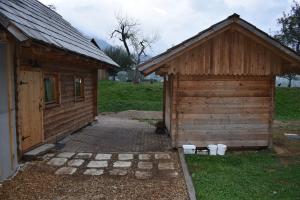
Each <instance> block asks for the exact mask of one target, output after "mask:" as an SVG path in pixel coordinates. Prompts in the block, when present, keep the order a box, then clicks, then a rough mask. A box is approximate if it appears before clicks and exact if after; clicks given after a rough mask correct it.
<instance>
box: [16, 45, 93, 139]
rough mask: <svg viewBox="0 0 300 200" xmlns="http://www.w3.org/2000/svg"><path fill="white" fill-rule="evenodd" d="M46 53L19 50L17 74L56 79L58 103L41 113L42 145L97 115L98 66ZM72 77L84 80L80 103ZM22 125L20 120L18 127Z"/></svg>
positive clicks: (73, 57)
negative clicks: (54, 76)
mask: <svg viewBox="0 0 300 200" xmlns="http://www.w3.org/2000/svg"><path fill="white" fill-rule="evenodd" d="M46 50H47V51H49V52H48V53H46V52H40V49H38V50H37V49H35V48H29V47H22V48H20V49H19V54H18V55H19V59H18V60H19V62H18V63H19V64H18V70H17V72H18V73H20V71H21V70H29V71H40V72H42V74H43V76H45V75H47V74H54V75H56V76H57V77H58V92H59V103H58V104H56V105H49V106H47V105H44V109H43V135H44V138H43V142H48V141H55V140H58V139H60V138H61V137H63V136H64V135H66V134H70V133H72V132H74V131H76V130H78V129H80V128H82V127H84V126H85V125H87V124H88V123H90V122H92V121H93V120H94V118H95V116H96V115H97V79H98V69H97V67H96V66H97V63H96V64H94V63H92V64H90V62H89V61H87V60H84V59H79V58H78V57H77V56H72V54H65V55H59V54H58V55H56V54H57V52H55V53H54V52H52V50H49V49H46ZM35 65H36V66H35ZM98 65H99V64H98ZM18 76H19V75H18ZM75 76H79V77H81V78H83V82H84V84H83V85H84V89H83V91H84V94H83V96H84V98H82V99H76V98H75V82H74V79H75ZM21 122H22V119H20V118H19V119H18V123H19V124H21ZM19 126H20V125H19ZM19 131H20V132H21V130H19ZM20 135H21V133H20Z"/></svg>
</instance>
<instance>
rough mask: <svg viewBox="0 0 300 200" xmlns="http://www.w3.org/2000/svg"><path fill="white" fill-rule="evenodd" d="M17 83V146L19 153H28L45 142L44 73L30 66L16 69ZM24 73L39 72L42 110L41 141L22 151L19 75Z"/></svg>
mask: <svg viewBox="0 0 300 200" xmlns="http://www.w3.org/2000/svg"><path fill="white" fill-rule="evenodd" d="M16 71H17V82H16V89H17V101H18V103H17V127H18V128H17V129H18V142H19V144H18V146H19V150H20V152H21V153H24V152H28V151H30V150H31V149H33V148H35V147H37V146H39V145H41V144H43V143H44V142H45V134H44V107H45V106H44V98H43V92H44V86H43V78H44V73H43V71H42V70H41V69H40V68H32V67H30V66H20V67H18V68H17V70H16ZM23 71H25V72H39V73H40V74H41V80H40V84H41V87H42V90H41V104H42V109H41V141H40V143H38V144H35V145H33V146H32V147H30V148H28V149H26V150H23V144H22V143H23V140H22V137H23V133H22V122H21V109H20V100H21V96H20V91H21V87H20V81H21V73H22V72H23Z"/></svg>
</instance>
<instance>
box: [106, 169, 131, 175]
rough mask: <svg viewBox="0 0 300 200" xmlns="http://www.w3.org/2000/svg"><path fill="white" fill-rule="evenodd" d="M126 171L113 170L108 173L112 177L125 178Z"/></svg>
mask: <svg viewBox="0 0 300 200" xmlns="http://www.w3.org/2000/svg"><path fill="white" fill-rule="evenodd" d="M127 173H128V171H127V170H126V169H113V170H110V171H109V175H112V176H125V175H127Z"/></svg>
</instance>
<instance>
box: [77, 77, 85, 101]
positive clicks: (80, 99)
mask: <svg viewBox="0 0 300 200" xmlns="http://www.w3.org/2000/svg"><path fill="white" fill-rule="evenodd" d="M77 78H79V79H81V81H82V83H81V85H80V93H81V94H80V96H77V94H76V79H77ZM84 91H85V90H84V77H83V76H80V75H77V74H76V75H74V99H75V102H78V101H84V99H85V95H84Z"/></svg>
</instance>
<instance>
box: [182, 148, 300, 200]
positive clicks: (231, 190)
mask: <svg viewBox="0 0 300 200" xmlns="http://www.w3.org/2000/svg"><path fill="white" fill-rule="evenodd" d="M290 159H292V160H293V164H289V165H283V164H282V163H281V161H280V160H279V158H278V157H277V156H276V155H273V154H272V153H270V152H266V151H262V152H258V153H256V152H248V153H243V154H239V155H238V154H233V153H232V154H228V155H226V156H224V157H220V156H199V155H198V156H197V155H189V156H186V161H187V163H188V166H189V170H190V173H191V176H192V179H193V182H194V187H195V189H196V193H197V199H205V200H209V199H213V200H215V199H222V200H223V199H230V200H232V199H239V200H241V199H270V200H273V199H280V200H281V199H291V200H292V199H293V200H296V199H300V167H299V164H300V156H298V157H293V158H290Z"/></svg>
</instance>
